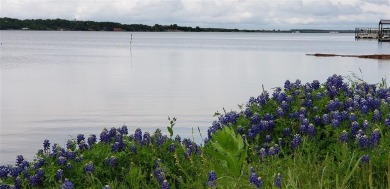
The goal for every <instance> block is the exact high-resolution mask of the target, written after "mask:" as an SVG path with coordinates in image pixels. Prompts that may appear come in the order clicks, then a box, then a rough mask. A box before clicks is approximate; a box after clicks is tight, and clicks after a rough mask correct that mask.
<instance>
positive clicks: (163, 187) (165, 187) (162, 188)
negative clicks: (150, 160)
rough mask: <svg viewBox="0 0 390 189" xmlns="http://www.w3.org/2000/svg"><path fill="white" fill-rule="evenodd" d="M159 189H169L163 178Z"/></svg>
mask: <svg viewBox="0 0 390 189" xmlns="http://www.w3.org/2000/svg"><path fill="white" fill-rule="evenodd" d="M161 189H169V183H168V181H167V180H164V181H163V183H162V185H161Z"/></svg>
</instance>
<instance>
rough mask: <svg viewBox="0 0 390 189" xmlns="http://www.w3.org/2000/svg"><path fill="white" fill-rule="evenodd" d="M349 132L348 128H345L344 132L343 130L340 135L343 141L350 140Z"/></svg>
mask: <svg viewBox="0 0 390 189" xmlns="http://www.w3.org/2000/svg"><path fill="white" fill-rule="evenodd" d="M348 138H349V137H348V132H347V131H346V130H344V131H343V132H341V135H340V141H341V142H345V143H347V142H348Z"/></svg>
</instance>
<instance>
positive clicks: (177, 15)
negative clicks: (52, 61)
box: [0, 0, 390, 29]
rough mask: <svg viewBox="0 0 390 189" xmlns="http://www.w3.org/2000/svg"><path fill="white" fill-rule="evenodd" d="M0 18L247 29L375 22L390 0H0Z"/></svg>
mask: <svg viewBox="0 0 390 189" xmlns="http://www.w3.org/2000/svg"><path fill="white" fill-rule="evenodd" d="M0 4H1V8H0V9H1V11H0V16H1V17H11V18H20V19H29V18H43V19H45V18H51V19H53V18H64V19H75V18H76V19H79V20H95V21H114V22H120V23H126V24H131V23H143V24H149V25H152V24H156V23H158V24H174V23H177V24H179V25H189V26H196V25H199V26H202V27H220V26H222V27H230V28H241V29H242V28H247V29H263V28H265V29H270V28H271V29H272V28H275V27H278V28H285V29H289V28H299V27H304V28H324V29H328V28H335V29H336V28H341V29H353V28H354V27H355V26H369V25H373V26H376V24H377V22H378V21H379V19H384V18H389V19H390V11H389V10H390V0H0Z"/></svg>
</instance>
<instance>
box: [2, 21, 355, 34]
mask: <svg viewBox="0 0 390 189" xmlns="http://www.w3.org/2000/svg"><path fill="white" fill-rule="evenodd" d="M0 30H41V31H116V32H126V31H127V32H129V31H131V32H137V31H138V32H252V33H297V34H298V33H332V34H337V33H354V32H355V31H354V30H325V29H290V30H279V29H272V30H265V29H255V30H249V29H228V28H201V27H199V26H196V27H188V26H178V25H177V24H171V25H160V24H155V25H153V26H149V25H145V24H121V23H116V22H95V21H80V20H65V19H59V18H58V19H25V20H19V19H16V18H7V17H3V18H0Z"/></svg>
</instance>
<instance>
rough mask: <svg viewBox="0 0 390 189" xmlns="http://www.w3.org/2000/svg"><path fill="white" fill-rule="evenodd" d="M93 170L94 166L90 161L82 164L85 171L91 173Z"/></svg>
mask: <svg viewBox="0 0 390 189" xmlns="http://www.w3.org/2000/svg"><path fill="white" fill-rule="evenodd" d="M94 171H95V166H94V165H93V163H92V162H91V161H90V162H88V163H87V164H85V165H84V172H85V173H93V172H94Z"/></svg>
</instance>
